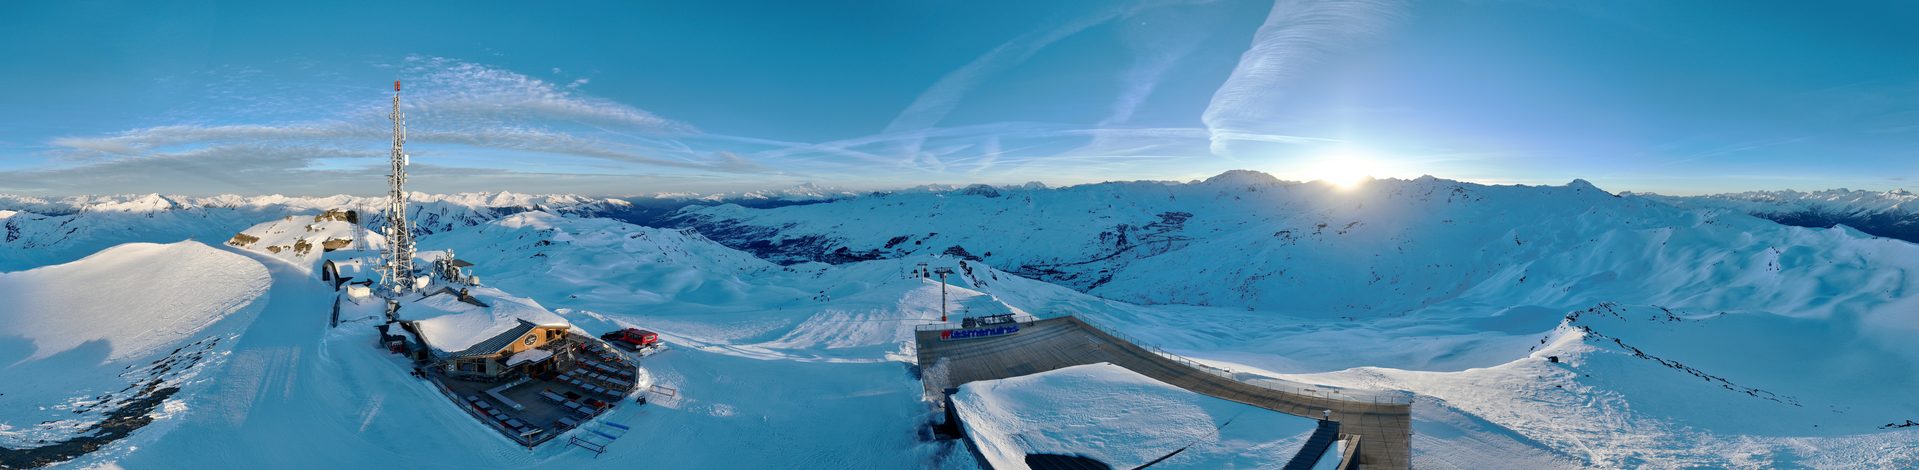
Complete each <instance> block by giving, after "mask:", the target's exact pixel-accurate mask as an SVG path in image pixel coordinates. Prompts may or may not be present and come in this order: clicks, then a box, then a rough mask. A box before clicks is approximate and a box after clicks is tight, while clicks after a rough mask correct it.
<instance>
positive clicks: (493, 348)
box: [443, 319, 539, 358]
mask: <svg viewBox="0 0 1919 470" xmlns="http://www.w3.org/2000/svg"><path fill="white" fill-rule="evenodd" d="M516 321H518V322H519V324H518V325H514V326H513V328H512V329H510V330H506V331H503V332H500V334H497V335H493V337H491V338H487V339H484V340H481V341H480V342H479V343H475V344H474V345H473V346H472V347H469V348H466V349H463V350H460V351H451V352H446V353H443V355H444V357H448V358H459V357H473V356H485V355H489V354H493V353H497V352H500V350H501V349H506V346H507V345H509V344H513V342H514V341H518V340H519V339H520V338H521V337H523V336H526V333H527V332H529V331H533V329H534V328H538V327H539V325H535V324H533V323H532V322H528V321H526V320H518V319H516Z"/></svg>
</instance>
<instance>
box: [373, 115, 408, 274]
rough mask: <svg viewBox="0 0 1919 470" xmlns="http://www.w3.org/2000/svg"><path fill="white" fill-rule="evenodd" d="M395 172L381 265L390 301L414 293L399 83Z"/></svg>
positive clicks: (388, 197)
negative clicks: (385, 243) (384, 252)
mask: <svg viewBox="0 0 1919 470" xmlns="http://www.w3.org/2000/svg"><path fill="white" fill-rule="evenodd" d="M387 117H388V118H390V119H392V120H393V162H392V163H393V172H392V173H389V174H388V175H387V182H388V183H390V185H391V186H392V188H391V189H390V190H389V192H388V193H387V207H386V229H385V232H386V240H387V251H386V255H385V256H384V258H386V259H385V260H384V261H385V262H384V263H381V265H380V274H381V278H380V292H381V293H382V294H384V295H386V296H387V297H388V298H399V297H400V295H402V294H406V293H408V292H412V291H413V290H414V285H413V282H414V281H413V279H414V276H415V275H414V272H413V224H412V223H410V222H407V209H406V206H407V194H406V164H407V156H406V148H405V146H406V113H402V112H400V82H399V81H398V80H395V81H394V82H393V114H389V115H387Z"/></svg>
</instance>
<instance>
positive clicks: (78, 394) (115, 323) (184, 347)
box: [0, 242, 269, 449]
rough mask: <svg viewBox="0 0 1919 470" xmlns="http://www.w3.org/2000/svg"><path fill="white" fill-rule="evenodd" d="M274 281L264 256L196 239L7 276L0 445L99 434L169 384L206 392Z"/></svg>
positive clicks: (118, 250)
mask: <svg viewBox="0 0 1919 470" xmlns="http://www.w3.org/2000/svg"><path fill="white" fill-rule="evenodd" d="M268 285H269V279H268V276H267V270H266V269H265V268H263V267H261V265H260V263H259V262H256V261H254V260H251V259H247V258H246V257H244V256H240V255H236V254H233V253H228V252H225V251H221V250H219V249H215V248H212V247H208V246H206V245H203V244H200V243H197V242H179V243H172V244H166V245H159V244H150V243H133V244H126V245H120V246H116V247H113V248H109V249H107V250H103V251H101V252H99V253H96V254H94V255H92V256H88V257H86V258H84V259H80V260H77V261H74V262H71V263H65V264H59V265H54V266H47V267H42V268H37V269H32V270H27V271H17V272H11V273H0V374H4V375H5V376H6V377H7V378H8V379H7V380H0V447H6V448H11V449H25V448H33V447H41V446H42V445H44V444H47V443H50V442H59V441H62V440H66V439H70V438H74V437H76V436H84V435H87V434H91V433H92V430H93V429H94V428H93V427H94V426H96V425H98V424H100V423H101V422H102V420H105V419H107V418H108V417H109V416H110V415H112V414H113V413H114V412H116V411H117V410H119V409H121V408H124V407H127V406H129V405H127V404H128V403H129V402H134V401H139V400H141V399H144V398H146V397H149V396H155V395H156V394H157V395H171V393H172V392H166V391H164V389H167V388H180V389H182V390H183V391H184V393H186V394H191V393H197V392H199V391H200V390H201V389H202V388H203V385H201V382H203V380H201V377H200V376H201V375H202V373H203V371H204V370H205V369H206V368H208V367H209V366H212V367H214V368H216V369H217V365H215V364H218V363H220V362H221V361H222V360H223V358H222V356H224V354H225V351H226V350H227V349H229V344H227V343H230V342H231V340H232V338H233V337H234V336H236V335H237V334H238V332H239V331H240V330H241V329H242V328H243V327H244V326H245V324H246V322H247V321H249V320H251V318H252V317H253V315H254V313H255V312H257V311H258V310H259V307H260V304H261V303H263V302H264V296H265V294H266V292H267V288H268ZM178 411H179V409H178V408H177V407H172V406H169V407H166V408H163V409H161V410H158V411H154V412H153V413H157V414H160V415H166V414H171V413H175V412H178ZM138 414H139V415H145V414H148V413H147V412H144V411H142V412H140V413H138Z"/></svg>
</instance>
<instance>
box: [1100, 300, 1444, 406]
mask: <svg viewBox="0 0 1919 470" xmlns="http://www.w3.org/2000/svg"><path fill="white" fill-rule="evenodd" d="M1075 318H1077V319H1079V321H1080V323H1083V324H1085V325H1086V326H1087V327H1088V328H1092V329H1094V330H1098V331H1099V332H1101V333H1105V334H1107V335H1109V336H1112V337H1114V338H1119V339H1120V340H1122V341H1125V342H1128V343H1132V344H1133V345H1134V346H1138V347H1139V348H1140V349H1142V350H1145V351H1147V352H1151V353H1153V354H1155V355H1158V356H1160V357H1162V358H1165V359H1167V360H1171V361H1173V362H1176V363H1179V364H1181V365H1184V366H1187V367H1190V368H1192V369H1195V370H1199V371H1201V372H1205V373H1208V374H1212V375H1214V376H1217V377H1220V378H1223V379H1227V380H1232V381H1234V382H1239V383H1243V384H1247V385H1251V386H1254V387H1259V388H1263V389H1267V390H1273V391H1278V392H1285V393H1291V394H1295V395H1305V396H1309V397H1315V398H1324V399H1327V400H1339V401H1349V402H1360V403H1372V404H1376V405H1412V404H1413V394H1412V393H1410V392H1404V391H1397V390H1350V389H1345V388H1340V387H1332V386H1325V385H1307V384H1301V383H1297V382H1292V381H1287V380H1282V379H1277V378H1273V377H1264V376H1259V377H1241V376H1240V373H1238V372H1234V371H1232V370H1229V369H1223V368H1219V367H1216V366H1213V365H1211V364H1206V363H1202V362H1199V361H1194V360H1192V359H1188V358H1186V357H1185V356H1181V355H1178V354H1173V353H1170V352H1166V350H1165V349H1162V348H1160V347H1159V346H1157V345H1154V344H1153V343H1149V342H1145V341H1141V340H1140V339H1139V338H1137V337H1133V336H1131V335H1127V334H1125V333H1121V332H1119V330H1117V329H1114V328H1112V327H1108V326H1104V325H1100V324H1098V323H1095V322H1093V321H1092V320H1089V319H1087V318H1086V317H1085V316H1075Z"/></svg>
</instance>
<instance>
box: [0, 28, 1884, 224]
mask: <svg viewBox="0 0 1919 470" xmlns="http://www.w3.org/2000/svg"><path fill="white" fill-rule="evenodd" d="M276 3H279V2H125V3H119V2H85V1H81V2H7V3H4V4H0V70H4V71H5V72H4V73H0V192H12V193H26V194H46V195H60V194H80V193H133V192H138V193H144V192H162V193H180V194H215V193H239V194H261V193H283V194H335V193H356V194H377V193H378V192H380V191H381V189H382V188H383V187H384V178H383V172H384V170H383V168H384V158H385V153H384V152H385V146H386V140H387V133H388V127H389V126H388V124H387V123H386V121H385V111H386V109H385V108H386V107H387V106H388V105H389V100H390V98H391V97H390V95H389V93H390V88H389V83H390V82H391V81H392V80H395V79H398V80H404V81H405V82H406V83H407V91H406V94H405V100H406V109H407V111H408V113H409V118H410V124H411V129H412V135H411V140H410V141H409V144H408V149H409V151H410V153H411V154H412V155H413V156H414V158H413V162H414V170H413V172H414V179H413V181H412V182H413V184H414V187H415V188H417V189H419V190H423V191H433V192H443V191H498V190H511V191H521V192H577V193H590V194H603V195H626V194H648V193H656V192H717V191H738V190H752V189H768V188H781V187H787V186H793V185H797V184H800V183H805V182H812V183H815V184H819V185H825V186H839V187H846V188H852V189H879V188H892V187H903V186H912V185H920V184H934V183H945V184H964V183H976V182H979V183H994V184H1014V183H1024V182H1028V181H1041V182H1045V183H1048V184H1055V185H1062V184H1076V183H1086V182H1095V181H1107V180H1135V179H1156V180H1186V179H1194V178H1204V177H1206V176H1210V175H1213V174H1217V173H1219V172H1222V171H1225V170H1229V169H1239V168H1244V169H1254V170H1260V171H1266V172H1269V173H1273V174H1275V175H1278V176H1280V177H1282V178H1287V179H1295V180H1309V179H1315V178H1321V177H1332V176H1337V175H1351V174H1355V173H1359V174H1366V175H1372V176H1378V177H1415V176H1418V175H1422V174H1431V175H1435V176H1439V177H1443V178H1452V179H1460V180H1468V181H1479V182H1488V183H1524V184H1563V183H1564V182H1566V181H1569V180H1571V179H1574V178H1584V179H1587V180H1590V181H1592V182H1594V183H1595V184H1597V185H1599V186H1600V187H1602V188H1606V189H1610V190H1615V191H1617V190H1633V191H1656V192H1663V193H1673V194H1697V193H1712V192H1724V191H1738V190H1754V189H1785V188H1792V189H1800V190H1812V189H1826V188H1836V187H1849V188H1854V189H1868V190H1884V189H1892V188H1895V187H1904V186H1908V185H1907V184H1906V181H1907V179H1908V178H1914V177H1919V158H1915V157H1919V155H1916V153H1919V46H1915V44H1919V28H1912V27H1910V25H1912V24H1919V4H1914V3H1910V2H1885V3H1872V2H1849V3H1845V4H1843V5H1840V4H1823V3H1815V2H1733V1H1696V2H1669V1H1631V0H1628V1H1606V2H1592V1H1496V0H1474V1H1446V0H1435V1H1422V2H1402V1H1390V0H1360V1H1311V0H1279V1H1277V2H1275V1H1238V0H1216V1H1203V0H1154V1H1137V2H1123V1H1110V0H1108V1H1046V2H1030V1H1027V2H1017V1H947V0H922V1H874V2H841V1H826V2H787V1H765V2H742V1H726V0H708V1H662V2H567V3H565V4H563V5H549V4H545V3H527V2H518V3H510V2H437V3H436V2H366V3H349V2H329V3H327V4H325V5H317V4H315V3H318V2H312V3H300V4H276Z"/></svg>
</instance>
